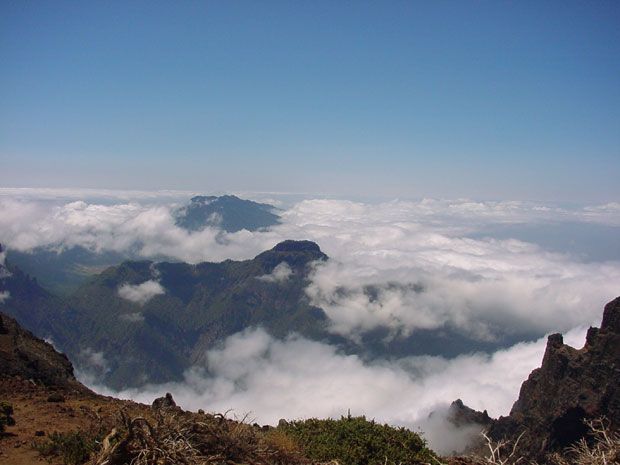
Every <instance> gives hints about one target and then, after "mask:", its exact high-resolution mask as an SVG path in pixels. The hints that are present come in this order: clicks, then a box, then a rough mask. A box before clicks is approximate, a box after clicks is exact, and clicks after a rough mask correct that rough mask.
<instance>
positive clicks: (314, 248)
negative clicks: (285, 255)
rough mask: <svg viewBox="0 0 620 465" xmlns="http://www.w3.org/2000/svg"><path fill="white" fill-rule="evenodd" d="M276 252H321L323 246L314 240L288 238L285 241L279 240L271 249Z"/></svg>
mask: <svg viewBox="0 0 620 465" xmlns="http://www.w3.org/2000/svg"><path fill="white" fill-rule="evenodd" d="M271 250H273V251H275V252H317V253H323V252H321V248H320V247H319V245H318V244H317V243H316V242H312V241H294V240H290V239H287V240H285V241H282V242H279V243H278V244H276V246H275V247H274V248H273V249H271Z"/></svg>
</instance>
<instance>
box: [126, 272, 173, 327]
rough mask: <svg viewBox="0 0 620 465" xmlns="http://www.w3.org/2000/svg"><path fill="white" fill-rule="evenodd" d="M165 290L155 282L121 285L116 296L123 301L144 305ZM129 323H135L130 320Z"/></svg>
mask: <svg viewBox="0 0 620 465" xmlns="http://www.w3.org/2000/svg"><path fill="white" fill-rule="evenodd" d="M165 292H166V290H165V289H164V288H163V287H162V285H161V284H159V282H157V281H155V280H152V279H151V280H149V281H145V282H143V283H141V284H135V285H133V284H123V285H122V286H120V287H119V288H118V295H119V296H120V297H122V298H123V299H126V300H129V301H130V302H135V303H137V304H140V305H144V304H145V303H147V302H148V301H149V300H151V299H152V298H153V297H155V296H156V295H160V294H164V293H165ZM130 321H137V320H135V319H130Z"/></svg>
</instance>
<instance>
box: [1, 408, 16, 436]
mask: <svg viewBox="0 0 620 465" xmlns="http://www.w3.org/2000/svg"><path fill="white" fill-rule="evenodd" d="M14 424H15V420H14V419H13V406H12V405H11V404H9V403H7V402H4V401H2V402H0V433H3V432H4V429H5V427H6V426H13V425H14Z"/></svg>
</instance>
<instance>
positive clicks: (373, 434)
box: [278, 416, 435, 465]
mask: <svg viewBox="0 0 620 465" xmlns="http://www.w3.org/2000/svg"><path fill="white" fill-rule="evenodd" d="M278 430H280V431H283V432H285V433H286V434H288V435H290V436H291V437H293V438H294V439H295V440H296V441H297V443H298V444H299V445H300V447H301V448H302V450H303V451H304V453H305V455H307V456H308V458H310V459H311V460H313V461H318V462H327V461H330V460H337V461H338V462H339V463H341V464H342V465H386V464H403V465H404V464H417V463H429V462H431V461H432V457H435V454H434V453H433V452H432V451H431V450H430V449H428V448H427V447H426V441H424V439H422V438H421V437H420V436H419V435H418V434H416V433H414V432H412V431H410V430H408V429H406V428H395V427H392V426H389V425H381V424H379V423H375V421H374V420H373V421H368V420H366V417H351V416H347V417H342V418H340V420H331V419H329V420H317V419H310V420H304V421H294V422H290V423H285V422H283V423H282V424H280V425H279V426H278Z"/></svg>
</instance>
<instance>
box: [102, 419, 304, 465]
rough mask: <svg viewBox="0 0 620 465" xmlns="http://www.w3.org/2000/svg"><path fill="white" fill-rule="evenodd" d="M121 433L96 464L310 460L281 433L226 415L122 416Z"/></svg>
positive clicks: (254, 464) (256, 464)
mask: <svg viewBox="0 0 620 465" xmlns="http://www.w3.org/2000/svg"><path fill="white" fill-rule="evenodd" d="M122 416H123V418H122V423H123V424H124V427H123V431H124V432H123V433H120V434H119V433H116V432H112V433H111V434H110V435H108V437H106V439H105V440H104V444H103V446H102V450H101V452H100V453H99V454H98V456H97V457H95V458H93V459H92V460H91V462H90V463H91V464H92V465H121V464H131V465H151V464H156V465H173V464H174V465H176V464H183V465H207V464H208V465H220V464H221V465H231V464H248V465H263V464H274V465H292V464H306V463H307V461H306V460H304V459H303V458H302V457H301V456H300V455H299V454H297V453H296V452H295V451H294V449H293V448H291V447H290V444H287V445H286V447H284V445H285V441H284V439H283V438H280V439H279V442H277V441H274V438H273V437H272V438H267V437H265V435H263V434H261V433H260V431H258V430H257V429H256V428H254V427H253V426H251V425H249V424H247V423H244V422H237V421H232V420H229V419H227V418H225V417H224V416H222V415H216V416H207V415H203V416H201V417H196V416H195V415H187V414H184V413H182V412H180V411H179V410H175V409H162V410H159V411H157V412H156V414H155V420H154V421H153V420H151V421H149V420H147V419H145V418H142V417H138V418H132V419H130V418H128V417H127V416H126V415H125V414H123V415H122Z"/></svg>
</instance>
